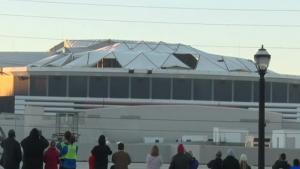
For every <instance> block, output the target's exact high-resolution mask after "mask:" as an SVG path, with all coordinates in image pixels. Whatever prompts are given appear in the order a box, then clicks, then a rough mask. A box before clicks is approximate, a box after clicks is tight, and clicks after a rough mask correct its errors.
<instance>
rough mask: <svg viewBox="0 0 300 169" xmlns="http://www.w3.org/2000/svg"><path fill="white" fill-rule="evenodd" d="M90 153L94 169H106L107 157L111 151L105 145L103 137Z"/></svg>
mask: <svg viewBox="0 0 300 169" xmlns="http://www.w3.org/2000/svg"><path fill="white" fill-rule="evenodd" d="M91 153H92V155H93V156H94V157H95V163H94V164H95V169H107V165H108V156H109V155H111V154H112V151H111V150H110V148H109V147H108V146H107V145H106V140H105V137H104V136H103V135H101V136H100V137H99V140H98V145H97V146H95V147H94V148H93V149H92V151H91Z"/></svg>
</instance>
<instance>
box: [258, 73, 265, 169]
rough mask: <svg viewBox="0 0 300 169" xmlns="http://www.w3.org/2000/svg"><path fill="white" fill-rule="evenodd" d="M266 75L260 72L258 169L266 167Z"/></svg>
mask: <svg viewBox="0 0 300 169" xmlns="http://www.w3.org/2000/svg"><path fill="white" fill-rule="evenodd" d="M265 74H266V72H265V71H263V70H260V71H259V76H260V78H259V122H258V138H259V140H258V169H264V167H265Z"/></svg>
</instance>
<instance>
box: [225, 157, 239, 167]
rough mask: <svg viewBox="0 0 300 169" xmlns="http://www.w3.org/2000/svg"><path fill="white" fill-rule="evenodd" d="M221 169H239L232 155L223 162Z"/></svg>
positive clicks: (237, 162)
mask: <svg viewBox="0 0 300 169" xmlns="http://www.w3.org/2000/svg"><path fill="white" fill-rule="evenodd" d="M223 169H240V164H239V161H238V160H237V159H236V158H235V157H234V156H232V155H228V156H227V157H226V158H225V159H224V161H223Z"/></svg>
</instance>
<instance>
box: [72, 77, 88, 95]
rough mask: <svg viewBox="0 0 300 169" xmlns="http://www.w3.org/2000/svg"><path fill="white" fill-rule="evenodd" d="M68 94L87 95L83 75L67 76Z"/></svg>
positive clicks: (85, 78) (85, 80)
mask: <svg viewBox="0 0 300 169" xmlns="http://www.w3.org/2000/svg"><path fill="white" fill-rule="evenodd" d="M69 96H70V97H86V96H87V77H83V76H70V77H69Z"/></svg>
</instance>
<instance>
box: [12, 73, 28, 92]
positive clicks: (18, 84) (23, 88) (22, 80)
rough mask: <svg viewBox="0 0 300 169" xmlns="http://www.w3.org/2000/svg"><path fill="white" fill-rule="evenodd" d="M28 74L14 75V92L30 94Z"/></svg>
mask: <svg viewBox="0 0 300 169" xmlns="http://www.w3.org/2000/svg"><path fill="white" fill-rule="evenodd" d="M28 80H29V77H28V76H15V77H14V94H15V95H19V96H20V95H21V96H27V95H28Z"/></svg>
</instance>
